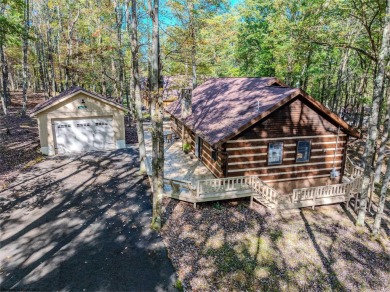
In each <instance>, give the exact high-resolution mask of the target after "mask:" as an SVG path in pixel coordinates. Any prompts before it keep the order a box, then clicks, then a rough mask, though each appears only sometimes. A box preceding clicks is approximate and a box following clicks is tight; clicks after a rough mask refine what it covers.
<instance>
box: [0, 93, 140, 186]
mask: <svg viewBox="0 0 390 292" xmlns="http://www.w3.org/2000/svg"><path fill="white" fill-rule="evenodd" d="M11 100H12V103H11V105H10V106H9V107H8V111H9V115H8V117H7V118H5V117H4V115H1V114H0V190H2V189H4V188H6V186H7V185H8V184H9V183H10V182H12V181H13V180H14V179H15V178H16V177H17V176H18V174H19V173H20V172H22V171H23V170H24V169H25V168H28V167H30V166H32V165H34V164H35V163H37V162H39V161H41V160H42V159H44V156H43V155H42V154H41V153H40V152H39V149H40V145H39V133H38V125H37V121H36V119H34V118H31V117H30V116H29V113H30V112H31V110H32V109H33V108H34V107H35V106H36V105H37V104H39V103H41V102H43V101H44V100H45V96H44V94H42V93H28V103H27V116H25V117H22V116H21V115H20V112H21V109H22V93H21V92H11ZM125 123H126V125H128V124H129V122H128V118H127V117H126V118H125ZM7 129H9V133H8V134H7ZM134 143H137V133H136V130H135V125H134V123H133V122H131V127H128V126H127V127H126V144H134Z"/></svg>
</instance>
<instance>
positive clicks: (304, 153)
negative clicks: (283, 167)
mask: <svg viewBox="0 0 390 292" xmlns="http://www.w3.org/2000/svg"><path fill="white" fill-rule="evenodd" d="M310 148H311V146H310V141H298V143H297V162H307V161H309V160H310Z"/></svg>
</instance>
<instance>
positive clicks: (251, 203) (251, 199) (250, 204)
mask: <svg viewBox="0 0 390 292" xmlns="http://www.w3.org/2000/svg"><path fill="white" fill-rule="evenodd" d="M252 207H253V196H251V198H250V202H249V208H250V209H252Z"/></svg>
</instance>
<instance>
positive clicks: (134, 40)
mask: <svg viewBox="0 0 390 292" xmlns="http://www.w3.org/2000/svg"><path fill="white" fill-rule="evenodd" d="M127 3H128V0H127ZM127 6H128V5H127ZM130 18H131V21H130ZM128 28H129V32H130V39H131V60H132V76H131V78H132V80H131V83H132V84H131V85H132V89H133V90H132V91H133V94H134V99H135V116H136V119H137V136H138V147H139V159H140V172H141V173H145V169H146V168H145V157H146V150H145V139H144V126H143V115H142V99H141V88H140V76H139V62H138V54H139V43H138V15H137V0H131V17H130V13H128ZM129 106H130V105H129Z"/></svg>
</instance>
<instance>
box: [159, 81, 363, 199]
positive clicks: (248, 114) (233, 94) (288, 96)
mask: <svg viewBox="0 0 390 292" xmlns="http://www.w3.org/2000/svg"><path fill="white" fill-rule="evenodd" d="M166 111H167V113H168V114H169V115H170V120H171V128H172V130H173V131H174V132H175V133H176V135H178V136H179V137H180V138H181V139H182V143H183V147H184V146H186V147H187V148H188V147H189V148H190V149H191V151H192V153H193V154H195V156H196V157H197V158H198V159H199V160H200V161H202V163H203V164H204V165H205V166H206V167H207V168H208V169H209V170H210V172H212V173H213V175H214V176H215V177H217V178H224V177H237V176H249V175H256V176H258V177H259V178H260V179H261V180H263V181H264V182H265V183H267V184H268V185H270V186H272V187H274V188H275V189H277V190H278V191H281V192H283V193H289V192H291V191H292V190H293V189H295V188H303V187H312V186H319V185H329V184H337V183H340V182H341V181H342V178H343V175H344V167H345V162H346V153H347V144H348V141H349V140H350V139H351V138H353V139H355V138H360V133H359V132H358V131H357V130H355V129H354V128H352V127H351V126H349V125H348V124H347V123H346V122H345V121H343V120H342V119H341V118H340V117H338V116H337V115H336V114H334V113H333V112H331V111H330V110H329V109H327V108H326V107H325V106H324V105H323V104H321V103H320V102H318V101H316V100H315V99H314V98H313V97H311V96H309V95H308V94H307V93H306V92H305V91H303V90H302V89H299V88H291V87H288V86H286V85H285V84H283V83H282V82H281V81H279V80H278V79H276V78H273V77H265V78H213V79H209V80H208V81H206V82H205V83H203V84H202V85H200V86H198V87H197V88H195V89H194V90H191V89H183V90H182V94H181V97H180V98H179V99H178V100H177V101H175V102H174V103H172V104H171V105H170V106H169V107H168V108H167V109H166ZM186 144H187V145H186Z"/></svg>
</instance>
